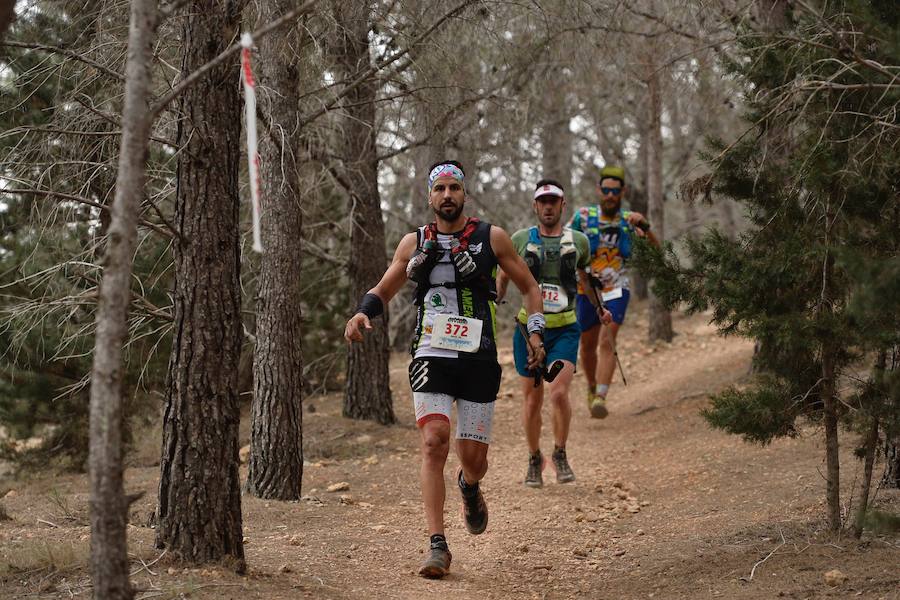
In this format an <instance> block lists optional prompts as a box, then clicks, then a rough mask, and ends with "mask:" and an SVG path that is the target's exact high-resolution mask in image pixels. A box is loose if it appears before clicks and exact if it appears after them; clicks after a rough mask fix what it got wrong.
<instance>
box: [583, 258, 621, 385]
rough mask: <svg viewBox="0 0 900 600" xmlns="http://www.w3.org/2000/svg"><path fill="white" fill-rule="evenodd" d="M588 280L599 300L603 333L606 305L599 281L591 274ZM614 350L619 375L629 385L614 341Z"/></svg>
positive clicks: (598, 305)
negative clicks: (598, 288) (599, 290)
mask: <svg viewBox="0 0 900 600" xmlns="http://www.w3.org/2000/svg"><path fill="white" fill-rule="evenodd" d="M588 278H589V279H590V284H591V290H593V292H594V298H595V299H596V300H597V308H599V309H600V312H601V315H600V331H601V333H602V332H603V314H602V313H603V311H604V310H606V305H605V304H604V303H603V298H602V297H601V296H600V293H599V292H597V283H599V282H598V281H597V279H596V278H595V277H594V276H593V275H592V274H590V273H588ZM612 349H613V356H615V357H616V364H617V365H618V366H619V375H621V376H622V385H628V382H627V381H626V380H625V371H623V370H622V361H620V360H619V351H618V350H617V349H616V341H615V340H612Z"/></svg>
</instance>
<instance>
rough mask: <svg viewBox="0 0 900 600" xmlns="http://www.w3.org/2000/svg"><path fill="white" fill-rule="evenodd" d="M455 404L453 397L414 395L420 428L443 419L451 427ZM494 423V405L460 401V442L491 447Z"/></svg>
mask: <svg viewBox="0 0 900 600" xmlns="http://www.w3.org/2000/svg"><path fill="white" fill-rule="evenodd" d="M453 401H454V398H453V396H451V395H449V394H439V393H435V392H413V404H414V405H415V408H416V425H418V426H419V427H422V426H423V425H425V423H427V422H428V421H431V420H432V419H443V420H444V421H447V422H448V423H449V422H450V411H451V409H452V407H453ZM493 419H494V403H493V402H470V401H468V400H463V399H461V398H460V399H458V400H456V439H458V440H475V441H476V442H481V443H482V444H490V443H491V425H492V422H493Z"/></svg>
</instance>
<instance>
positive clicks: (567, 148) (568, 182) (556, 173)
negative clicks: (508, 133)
mask: <svg viewBox="0 0 900 600" xmlns="http://www.w3.org/2000/svg"><path fill="white" fill-rule="evenodd" d="M550 53H551V55H554V56H555V55H557V54H558V53H559V51H558V48H552V49H551V51H550ZM562 60H564V59H560V60H559V61H554V66H558V67H559V68H553V69H551V70H550V72H548V73H547V76H546V79H545V80H544V82H549V81H554V82H555V84H554V85H551V86H549V88H544V87H543V86H542V89H541V90H540V92H538V93H539V94H540V95H539V98H540V102H541V104H542V105H543V106H542V107H541V111H542V112H543V114H544V123H543V126H542V127H541V131H540V136H541V149H542V153H541V168H542V169H543V171H542V172H541V173H539V177H541V178H543V177H548V178H550V179H556V180H557V181H559V182H560V183H561V184H562V185H563V189H565V190H566V195H567V196H568V197H569V201H570V203H571V202H572V200H574V198H575V194H574V191H575V190H573V189H572V150H573V144H574V135H573V134H572V132H571V131H570V130H569V120H570V116H571V115H570V114H569V108H568V105H567V103H566V89H567V86H566V85H565V84H566V83H567V81H566V75H565V74H564V69H563V68H562V64H563V63H562ZM544 82H542V83H544ZM531 183H532V185H534V184H535V183H537V182H536V181H535V182H531Z"/></svg>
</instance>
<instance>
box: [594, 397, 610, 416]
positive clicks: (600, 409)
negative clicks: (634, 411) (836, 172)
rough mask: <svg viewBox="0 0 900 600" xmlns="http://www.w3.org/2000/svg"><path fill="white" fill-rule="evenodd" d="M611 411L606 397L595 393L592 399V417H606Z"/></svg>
mask: <svg viewBox="0 0 900 600" xmlns="http://www.w3.org/2000/svg"><path fill="white" fill-rule="evenodd" d="M608 414H609V411H608V410H607V409H606V398H604V397H603V396H597V395H595V396H594V397H593V398H592V399H591V418H592V419H605V418H606V415H608Z"/></svg>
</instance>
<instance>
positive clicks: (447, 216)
mask: <svg viewBox="0 0 900 600" xmlns="http://www.w3.org/2000/svg"><path fill="white" fill-rule="evenodd" d="M463 207H464V205H462V204H461V205H459V206H458V207H456V208H454V209H453V212H451V213H445V212H444V210H445V209H444V208H432V210H434V214H435V216H437V218H438V219H440V220H441V221H446V222H447V223H452V222H453V221H455V220H457V219H458V218H459V216H460V215H461V214H462V211H463Z"/></svg>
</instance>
